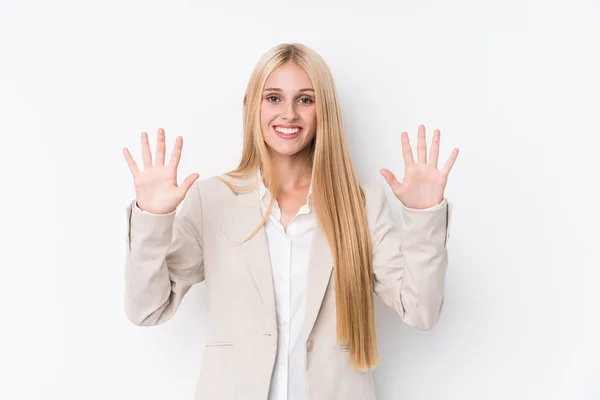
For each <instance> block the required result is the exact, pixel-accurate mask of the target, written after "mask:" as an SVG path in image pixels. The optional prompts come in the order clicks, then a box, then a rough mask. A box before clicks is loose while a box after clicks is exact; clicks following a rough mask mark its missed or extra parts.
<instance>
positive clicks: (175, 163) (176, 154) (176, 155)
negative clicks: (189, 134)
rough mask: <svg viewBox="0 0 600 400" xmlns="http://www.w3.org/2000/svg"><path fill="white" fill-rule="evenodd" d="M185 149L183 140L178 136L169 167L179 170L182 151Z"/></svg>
mask: <svg viewBox="0 0 600 400" xmlns="http://www.w3.org/2000/svg"><path fill="white" fill-rule="evenodd" d="M182 148H183V138H182V137H181V136H177V139H175V146H173V152H172V153H171V161H169V167H171V168H175V169H177V167H179V160H181V151H182Z"/></svg>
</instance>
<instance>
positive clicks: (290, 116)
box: [281, 101, 298, 121]
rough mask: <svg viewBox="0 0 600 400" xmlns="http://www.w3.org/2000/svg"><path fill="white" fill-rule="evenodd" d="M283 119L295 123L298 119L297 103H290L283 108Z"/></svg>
mask: <svg viewBox="0 0 600 400" xmlns="http://www.w3.org/2000/svg"><path fill="white" fill-rule="evenodd" d="M281 118H283V119H285V120H289V121H293V120H295V119H296V118H298V113H297V112H296V103H295V102H293V101H290V102H288V103H287V104H286V105H285V106H284V107H283V110H282V111H281Z"/></svg>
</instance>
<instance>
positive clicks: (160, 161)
mask: <svg viewBox="0 0 600 400" xmlns="http://www.w3.org/2000/svg"><path fill="white" fill-rule="evenodd" d="M155 165H161V166H162V165H165V130H164V129H162V128H160V129H159V130H158V138H157V139H156V160H155Z"/></svg>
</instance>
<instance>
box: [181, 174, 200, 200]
mask: <svg viewBox="0 0 600 400" xmlns="http://www.w3.org/2000/svg"><path fill="white" fill-rule="evenodd" d="M199 177H200V175H198V174H196V173H194V174H190V175H188V176H187V178H185V179H184V180H183V182H181V185H179V189H180V190H181V194H182V195H183V196H185V194H186V193H187V192H188V190H190V188H191V187H192V185H193V184H194V182H195V181H196V179H198V178H199Z"/></svg>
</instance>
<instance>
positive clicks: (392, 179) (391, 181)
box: [379, 168, 402, 193]
mask: <svg viewBox="0 0 600 400" xmlns="http://www.w3.org/2000/svg"><path fill="white" fill-rule="evenodd" d="M379 172H381V175H383V177H384V178H385V180H386V181H387V183H388V185H390V187H391V188H392V191H393V192H394V193H396V192H397V191H398V190H401V189H402V183H400V182H399V181H398V179H396V175H394V174H393V173H392V171H390V170H388V169H385V168H382V169H381V170H380V171H379Z"/></svg>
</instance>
